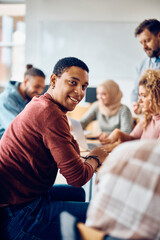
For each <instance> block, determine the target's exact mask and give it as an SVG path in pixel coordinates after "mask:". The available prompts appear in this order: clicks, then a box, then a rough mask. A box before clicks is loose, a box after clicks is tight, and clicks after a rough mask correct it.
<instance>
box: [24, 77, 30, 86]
mask: <svg viewBox="0 0 160 240" xmlns="http://www.w3.org/2000/svg"><path fill="white" fill-rule="evenodd" d="M28 82H29V78H28V77H25V78H24V80H23V83H24V86H26V85H27V83H28Z"/></svg>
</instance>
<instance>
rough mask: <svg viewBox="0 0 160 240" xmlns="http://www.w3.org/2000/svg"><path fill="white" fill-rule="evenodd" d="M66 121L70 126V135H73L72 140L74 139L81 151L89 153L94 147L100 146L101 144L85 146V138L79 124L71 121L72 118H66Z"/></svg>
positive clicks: (73, 120)
mask: <svg viewBox="0 0 160 240" xmlns="http://www.w3.org/2000/svg"><path fill="white" fill-rule="evenodd" d="M68 119H69V122H70V124H71V126H72V131H71V133H72V134H73V136H74V138H75V139H76V141H77V142H78V144H79V146H80V147H81V148H82V149H83V150H87V151H91V150H92V149H93V148H94V147H99V146H101V144H97V143H89V144H87V141H86V137H85V135H84V131H83V128H82V126H81V124H80V122H79V121H77V120H75V119H73V118H68Z"/></svg>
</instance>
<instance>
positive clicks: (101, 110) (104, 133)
mask: <svg viewBox="0 0 160 240" xmlns="http://www.w3.org/2000/svg"><path fill="white" fill-rule="evenodd" d="M122 96H123V95H122V92H121V90H120V88H119V85H118V84H117V83H116V82H115V81H113V80H106V81H105V82H103V83H101V84H100V85H99V86H98V87H97V99H98V101H96V102H94V103H93V104H92V106H91V108H90V109H89V110H88V112H87V113H86V114H85V115H84V117H83V118H82V119H81V120H80V122H81V125H82V127H83V129H85V128H86V127H87V125H88V124H89V123H90V122H91V121H94V120H98V124H99V127H100V130H101V133H100V135H99V140H100V141H101V142H102V143H103V141H104V139H105V138H106V137H108V135H109V134H110V133H111V132H112V131H113V130H114V129H115V128H118V129H120V130H121V131H123V132H126V133H130V132H131V130H132V114H131V111H130V109H129V108H128V107H127V106H126V105H124V104H122V103H121V99H122Z"/></svg>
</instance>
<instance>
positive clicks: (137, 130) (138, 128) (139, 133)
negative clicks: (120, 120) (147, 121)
mask: <svg viewBox="0 0 160 240" xmlns="http://www.w3.org/2000/svg"><path fill="white" fill-rule="evenodd" d="M142 133H143V125H142V121H140V122H139V123H138V124H137V125H136V126H135V128H134V129H133V130H132V132H131V133H130V136H132V137H134V138H135V139H140V138H141V136H142Z"/></svg>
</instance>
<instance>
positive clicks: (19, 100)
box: [0, 81, 28, 138]
mask: <svg viewBox="0 0 160 240" xmlns="http://www.w3.org/2000/svg"><path fill="white" fill-rule="evenodd" d="M19 84H20V82H16V81H10V82H9V83H8V85H7V86H6V88H5V90H4V91H3V92H2V93H1V94H0V138H1V137H2V135H3V133H4V131H5V130H6V128H7V127H8V125H9V124H10V123H11V122H12V120H13V119H14V118H15V117H16V116H17V115H18V114H19V113H20V112H21V111H22V110H23V109H24V107H25V106H26V104H27V103H28V102H27V101H26V100H25V99H24V98H23V97H22V96H21V95H20V93H19V91H18V87H19Z"/></svg>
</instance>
